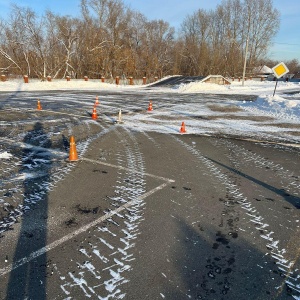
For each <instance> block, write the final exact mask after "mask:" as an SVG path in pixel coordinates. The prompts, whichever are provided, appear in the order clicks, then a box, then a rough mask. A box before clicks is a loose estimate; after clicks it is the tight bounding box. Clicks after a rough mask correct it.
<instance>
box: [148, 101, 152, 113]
mask: <svg viewBox="0 0 300 300" xmlns="http://www.w3.org/2000/svg"><path fill="white" fill-rule="evenodd" d="M152 110H153V107H152V101H150V102H149V106H148V111H152Z"/></svg>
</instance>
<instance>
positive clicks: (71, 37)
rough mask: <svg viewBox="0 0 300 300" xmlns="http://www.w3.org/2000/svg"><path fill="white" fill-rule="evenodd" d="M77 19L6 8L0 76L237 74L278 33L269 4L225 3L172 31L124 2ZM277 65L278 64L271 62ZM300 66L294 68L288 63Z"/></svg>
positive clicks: (98, 0) (84, 4) (97, 0)
mask: <svg viewBox="0 0 300 300" xmlns="http://www.w3.org/2000/svg"><path fill="white" fill-rule="evenodd" d="M80 6H81V14H80V17H72V16H61V15H58V14H54V13H53V12H51V11H46V12H44V14H43V15H37V14H36V13H35V12H34V11H33V10H32V9H31V8H23V7H19V6H17V5H12V7H11V11H10V14H9V16H8V17H7V18H6V19H0V73H1V72H2V73H3V74H14V75H28V76H30V77H36V78H41V79H43V78H46V77H47V76H51V77H52V78H65V77H66V76H70V77H73V78H82V77H83V76H88V77H89V78H101V77H102V76H103V77H106V78H114V77H115V76H126V77H128V76H132V77H134V78H141V77H144V76H145V77H147V78H151V77H156V76H157V77H163V76H166V75H172V74H181V75H203V76H205V75H209V74H221V75H223V76H231V77H234V76H240V75H241V74H242V72H243V62H244V60H245V47H246V44H247V40H248V53H247V66H248V69H247V72H249V70H251V68H252V67H253V66H257V65H258V64H262V63H264V62H266V61H267V59H266V54H267V51H268V47H270V45H271V43H272V39H273V38H274V36H275V35H276V33H277V32H278V30H279V24H280V14H279V12H278V10H277V9H275V8H274V7H273V3H272V0H255V1H253V0H243V1H242V0H223V1H222V3H221V4H220V5H217V7H216V8H215V9H214V10H209V11H208V10H203V9H199V10H197V11H195V12H194V13H192V14H191V15H187V16H186V17H185V18H184V20H183V22H182V24H181V26H180V28H179V29H177V30H175V28H174V27H171V26H170V25H169V23H168V22H165V21H164V20H148V19H147V18H146V17H145V15H143V14H142V13H140V12H138V11H135V10H132V9H131V8H129V7H127V6H126V5H125V4H124V2H123V1H122V0H81V3H80ZM272 63H273V65H275V64H276V63H277V62H275V61H274V62H272ZM286 63H287V64H288V65H289V66H292V65H293V67H295V68H298V67H299V62H298V61H297V60H292V61H289V62H286Z"/></svg>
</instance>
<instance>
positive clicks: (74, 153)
mask: <svg viewBox="0 0 300 300" xmlns="http://www.w3.org/2000/svg"><path fill="white" fill-rule="evenodd" d="M69 160H70V161H76V160H78V155H77V150H76V145H75V138H74V136H71V137H70V153H69Z"/></svg>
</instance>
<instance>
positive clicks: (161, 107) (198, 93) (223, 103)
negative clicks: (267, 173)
mask: <svg viewBox="0 0 300 300" xmlns="http://www.w3.org/2000/svg"><path fill="white" fill-rule="evenodd" d="M274 88H275V82H272V81H264V82H260V81H253V80H246V81H245V82H244V86H242V82H238V81H233V82H232V83H231V85H224V86H222V85H216V84H209V83H199V82H193V83H189V84H181V85H179V86H174V87H172V88H170V87H165V88H164V87H162V88H151V85H148V86H142V85H133V86H130V85H127V84H122V81H121V84H120V85H115V84H109V83H102V82H101V81H100V80H89V81H84V80H83V79H82V80H79V79H77V80H73V79H72V80H71V81H66V80H53V81H51V82H47V81H44V82H41V81H38V80H30V82H29V83H26V84H25V83H24V82H23V81H22V80H12V81H6V82H0V91H3V92H8V93H12V95H14V94H16V93H18V92H35V91H36V92H42V91H55V90H61V91H65V92H66V91H74V92H75V91H86V92H89V91H90V92H99V94H101V95H103V96H101V103H102V105H103V107H105V106H110V108H111V114H112V117H113V115H115V116H116V115H117V113H118V112H119V110H120V109H121V110H122V111H127V112H128V114H126V115H124V116H123V120H124V126H128V127H130V128H134V129H136V130H138V131H158V132H163V133H178V126H179V127H180V124H181V122H185V125H186V129H187V132H188V133H190V134H231V135H236V136H239V137H246V138H255V139H263V140H275V141H281V142H286V143H287V142H290V143H294V144H298V143H299V141H300V83H291V82H282V81H280V82H278V85H277V89H276V94H275V96H273V92H274ZM105 92H118V93H121V94H122V93H124V100H125V101H124V102H123V103H122V105H121V104H120V103H118V102H117V103H116V102H114V101H111V100H110V98H109V97H105ZM127 93H137V95H139V94H141V93H142V94H143V95H146V97H148V99H149V100H151V97H152V96H153V95H157V94H161V95H162V99H163V100H161V101H159V100H154V101H153V111H152V112H151V114H150V113H142V114H140V113H138V114H133V113H130V107H126V94H127ZM189 95H191V98H189ZM204 95H205V96H207V95H209V99H211V100H210V101H209V100H207V99H206V97H204ZM232 95H236V97H238V100H240V101H236V100H235V99H233V100H230V99H231V98H229V96H232ZM244 95H252V96H254V97H251V99H252V100H253V99H254V100H255V99H256V101H248V100H249V97H247V96H245V97H244ZM203 97H204V98H205V100H203ZM144 98H145V97H144ZM156 98H159V97H156ZM178 99H180V100H179V101H176V100H178ZM149 100H147V101H149ZM243 100H244V101H243ZM92 101H93V100H92ZM136 102H137V104H138V103H140V104H141V101H139V100H137V101H136ZM86 104H87V103H86ZM142 105H144V107H145V112H146V109H147V106H148V104H147V103H145V101H144V103H143V104H142ZM112 106H114V107H112ZM139 107H141V105H140V106H139Z"/></svg>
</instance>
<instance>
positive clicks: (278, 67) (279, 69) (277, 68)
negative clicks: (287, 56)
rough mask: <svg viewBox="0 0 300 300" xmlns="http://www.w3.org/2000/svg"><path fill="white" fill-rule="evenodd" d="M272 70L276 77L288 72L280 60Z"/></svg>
mask: <svg viewBox="0 0 300 300" xmlns="http://www.w3.org/2000/svg"><path fill="white" fill-rule="evenodd" d="M272 71H273V73H274V75H275V76H276V77H277V78H280V77H282V76H283V75H285V74H286V73H288V72H289V69H288V68H287V66H286V65H285V64H284V63H283V62H281V63H279V64H278V65H276V66H275V67H273V68H272Z"/></svg>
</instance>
